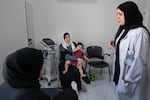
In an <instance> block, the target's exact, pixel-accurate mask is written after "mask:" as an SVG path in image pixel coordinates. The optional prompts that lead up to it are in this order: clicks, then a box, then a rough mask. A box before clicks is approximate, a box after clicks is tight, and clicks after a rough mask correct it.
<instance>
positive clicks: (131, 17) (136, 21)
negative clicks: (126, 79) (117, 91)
mask: <svg viewBox="0 0 150 100" xmlns="http://www.w3.org/2000/svg"><path fill="white" fill-rule="evenodd" d="M117 9H120V10H121V11H123V12H124V17H125V25H123V26H120V27H119V29H118V31H117V33H116V35H115V42H116V39H117V38H118V36H119V35H120V33H121V32H122V31H123V29H124V30H125V31H124V33H123V34H122V36H121V37H120V38H119V40H118V42H117V44H115V46H116V61H115V73H114V79H113V81H114V82H115V84H116V85H117V84H118V80H119V75H120V63H119V52H120V51H119V46H120V41H121V40H122V39H123V38H124V37H125V36H126V35H127V33H128V31H129V30H130V29H134V28H137V27H144V26H143V24H142V22H143V17H142V14H141V12H140V11H139V9H138V6H137V5H136V4H135V3H134V2H132V1H127V2H125V3H122V4H120V5H119V6H118V7H117ZM144 28H145V27H144ZM146 30H147V29H146Z"/></svg>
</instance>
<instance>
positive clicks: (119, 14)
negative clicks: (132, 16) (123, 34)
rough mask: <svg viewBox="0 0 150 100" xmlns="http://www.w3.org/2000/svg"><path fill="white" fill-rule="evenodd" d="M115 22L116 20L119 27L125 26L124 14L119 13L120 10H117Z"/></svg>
mask: <svg viewBox="0 0 150 100" xmlns="http://www.w3.org/2000/svg"><path fill="white" fill-rule="evenodd" d="M117 20H118V23H119V25H121V26H123V25H125V17H124V12H123V11H121V10H120V9H117Z"/></svg>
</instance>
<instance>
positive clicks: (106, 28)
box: [30, 0, 146, 52]
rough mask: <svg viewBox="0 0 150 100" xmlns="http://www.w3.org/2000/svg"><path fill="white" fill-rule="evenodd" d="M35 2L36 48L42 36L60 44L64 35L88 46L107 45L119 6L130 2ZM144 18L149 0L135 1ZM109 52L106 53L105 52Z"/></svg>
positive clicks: (114, 28)
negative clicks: (68, 34) (69, 34)
mask: <svg viewBox="0 0 150 100" xmlns="http://www.w3.org/2000/svg"><path fill="white" fill-rule="evenodd" d="M30 1H32V7H33V16H34V30H35V46H36V48H40V43H39V42H40V41H41V39H42V38H43V37H50V38H52V39H53V40H54V41H55V42H56V43H58V44H59V43H60V42H61V41H62V40H63V39H62V35H63V33H64V32H69V33H71V36H72V40H74V41H81V42H83V43H84V44H85V46H88V45H100V46H102V47H103V48H104V49H105V50H107V49H106V48H107V43H108V41H109V40H111V39H113V37H114V34H115V33H116V31H117V28H118V24H117V21H116V7H117V6H118V5H119V4H120V3H121V2H124V1H127V0H123V1H122V0H30ZM134 1H135V2H136V3H137V4H138V5H139V8H140V10H141V11H142V13H143V14H144V17H145V9H146V7H145V4H146V2H144V1H146V0H134ZM106 52H107V51H106Z"/></svg>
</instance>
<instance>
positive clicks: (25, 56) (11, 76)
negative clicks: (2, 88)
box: [3, 47, 43, 88]
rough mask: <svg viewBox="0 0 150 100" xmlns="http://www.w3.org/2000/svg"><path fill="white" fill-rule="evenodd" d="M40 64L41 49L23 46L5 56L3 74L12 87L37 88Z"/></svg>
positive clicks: (41, 63) (38, 85)
mask: <svg viewBox="0 0 150 100" xmlns="http://www.w3.org/2000/svg"><path fill="white" fill-rule="evenodd" d="M42 65H43V55H42V51H41V50H37V49H34V48H29V47H25V48H22V49H19V50H17V51H15V52H14V53H12V54H10V55H8V56H7V58H6V60H5V62H4V66H3V76H4V79H5V81H6V82H7V83H8V84H9V85H10V86H12V87H14V88H39V87H40V84H39V81H38V78H39V75H40V70H41V68H42Z"/></svg>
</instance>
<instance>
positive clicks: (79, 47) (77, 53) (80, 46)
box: [63, 42, 90, 77]
mask: <svg viewBox="0 0 150 100" xmlns="http://www.w3.org/2000/svg"><path fill="white" fill-rule="evenodd" d="M83 49H84V46H83V44H82V43H81V42H78V44H77V46H76V48H75V49H74V50H73V56H75V57H77V58H81V59H79V60H78V61H69V60H67V61H66V62H65V70H64V71H63V73H64V74H65V73H66V72H67V71H68V67H69V65H74V66H76V67H77V68H78V69H79V72H80V75H81V77H85V76H86V74H84V73H83V69H82V65H83V60H82V58H84V59H85V60H87V61H90V59H89V58H88V57H86V56H85V55H84V52H83Z"/></svg>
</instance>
